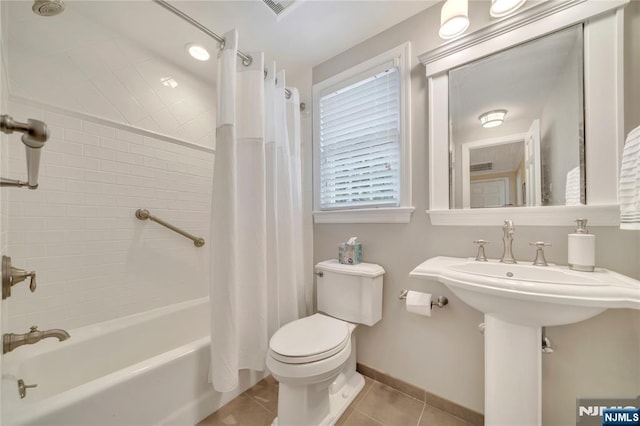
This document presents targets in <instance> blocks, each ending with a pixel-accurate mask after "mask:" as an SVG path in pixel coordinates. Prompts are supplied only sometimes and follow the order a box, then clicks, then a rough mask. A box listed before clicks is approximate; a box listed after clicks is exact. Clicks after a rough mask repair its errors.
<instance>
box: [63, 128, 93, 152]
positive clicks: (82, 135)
mask: <svg viewBox="0 0 640 426" xmlns="http://www.w3.org/2000/svg"><path fill="white" fill-rule="evenodd" d="M64 140H65V141H67V142H76V143H79V144H84V145H93V146H98V145H100V137H99V136H96V135H92V134H90V133H88V132H79V131H76V130H69V129H64ZM80 153H81V152H80Z"/></svg>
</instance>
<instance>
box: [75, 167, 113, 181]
mask: <svg viewBox="0 0 640 426" xmlns="http://www.w3.org/2000/svg"><path fill="white" fill-rule="evenodd" d="M83 176H84V180H85V181H87V182H101V183H115V182H116V181H117V178H118V175H116V174H114V173H105V172H94V171H88V170H87V171H85V172H84V174H83Z"/></svg>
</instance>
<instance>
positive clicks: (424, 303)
mask: <svg viewBox="0 0 640 426" xmlns="http://www.w3.org/2000/svg"><path fill="white" fill-rule="evenodd" d="M406 305H407V312H411V313H412V314H418V315H424V316H425V317H430V316H431V294H429V293H422V292H421V291H413V290H409V292H408V293H407V300H406Z"/></svg>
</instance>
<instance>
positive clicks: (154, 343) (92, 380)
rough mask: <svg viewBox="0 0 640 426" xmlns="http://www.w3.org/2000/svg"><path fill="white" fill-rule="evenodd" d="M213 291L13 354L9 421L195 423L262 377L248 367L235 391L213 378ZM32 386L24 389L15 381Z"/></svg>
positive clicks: (5, 396) (5, 385)
mask: <svg viewBox="0 0 640 426" xmlns="http://www.w3.org/2000/svg"><path fill="white" fill-rule="evenodd" d="M208 309H209V303H208V298H202V299H197V300H192V301H188V302H182V303H177V304H175V305H171V306H168V307H164V308H160V309H154V310H152V311H148V312H144V313H141V314H135V315H131V316H128V317H124V318H121V319H116V320H111V321H106V322H103V323H99V324H94V325H91V326H87V327H81V328H77V329H74V330H68V331H69V334H70V335H71V338H70V339H68V340H66V341H64V342H58V341H56V340H55V339H46V340H43V341H41V342H38V343H37V344H35V345H29V346H22V347H19V348H17V349H15V350H14V351H13V352H11V353H9V354H7V355H6V356H5V358H4V360H3V365H2V367H3V368H2V369H3V374H2V424H3V425H7V426H8V425H47V426H53V425H157V424H167V425H171V424H175V425H189V424H195V423H197V422H198V421H200V420H202V419H203V418H205V417H206V416H207V415H209V414H210V413H212V412H214V411H215V410H217V409H218V408H220V407H221V406H222V405H224V404H225V403H226V402H228V401H230V400H231V399H233V398H234V397H235V396H237V395H238V394H240V393H241V392H243V391H244V390H246V389H247V388H248V387H250V386H252V385H253V384H254V383H256V382H257V381H258V380H260V379H261V378H262V376H263V375H262V374H261V373H249V372H245V371H243V372H242V374H241V377H240V386H238V389H236V391H234V392H229V393H225V394H221V393H218V392H215V391H214V390H213V388H212V386H211V384H209V383H208V379H207V378H208V371H209V360H210V357H209V353H210V352H209V351H210V348H209V342H210V340H209V312H208ZM18 379H22V380H24V383H25V384H27V385H30V384H35V383H37V384H38V386H37V387H36V388H31V389H27V396H26V398H24V399H20V398H19V396H18V387H17V380H18Z"/></svg>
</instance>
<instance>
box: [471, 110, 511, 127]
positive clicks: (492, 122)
mask: <svg viewBox="0 0 640 426" xmlns="http://www.w3.org/2000/svg"><path fill="white" fill-rule="evenodd" d="M505 115H507V110H506V109H496V110H493V111H488V112H485V113H484V114H482V115H481V116H480V117H478V118H479V119H480V123H481V124H482V127H484V128H485V129H489V128H491V127H498V126H499V125H501V124H502V122H503V121H504V116H505Z"/></svg>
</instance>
